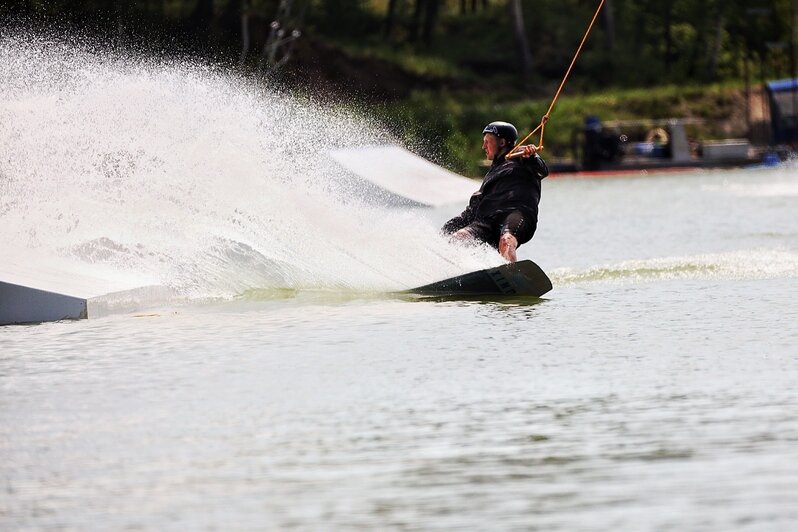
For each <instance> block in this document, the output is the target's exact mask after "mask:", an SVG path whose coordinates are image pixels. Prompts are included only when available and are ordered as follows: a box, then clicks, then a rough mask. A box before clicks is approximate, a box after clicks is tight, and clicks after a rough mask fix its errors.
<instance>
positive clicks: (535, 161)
mask: <svg viewBox="0 0 798 532" xmlns="http://www.w3.org/2000/svg"><path fill="white" fill-rule="evenodd" d="M526 164H528V165H529V169H530V170H532V172H533V173H534V174H535V175H536V176H537V177H538V178H539V179H543V178H544V177H546V176H547V175H549V167H548V166H546V161H544V160H543V158H542V157H541V156H540V155H535V156H534V157H530V158H529V159H526Z"/></svg>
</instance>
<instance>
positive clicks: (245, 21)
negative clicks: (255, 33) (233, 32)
mask: <svg viewBox="0 0 798 532" xmlns="http://www.w3.org/2000/svg"><path fill="white" fill-rule="evenodd" d="M248 53H249V0H241V57H240V58H239V60H238V62H239V63H240V64H241V65H243V64H244V62H245V61H246V60H247V54H248Z"/></svg>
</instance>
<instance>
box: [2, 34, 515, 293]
mask: <svg viewBox="0 0 798 532" xmlns="http://www.w3.org/2000/svg"><path fill="white" fill-rule="evenodd" d="M390 140H391V139H389V138H388V136H387V135H386V134H385V133H383V132H382V131H380V130H379V129H378V128H377V127H375V126H374V125H372V124H369V123H368V120H367V119H365V118H363V117H361V116H354V115H352V114H347V113H344V112H340V111H334V110H330V108H329V107H328V106H322V105H318V104H314V103H311V102H306V101H301V100H299V99H296V98H293V97H291V96H289V95H286V94H284V93H281V92H280V91H277V90H270V89H263V88H262V87H260V88H259V87H258V86H256V85H255V84H253V83H251V82H249V81H247V80H245V79H242V78H241V77H240V76H237V75H235V74H231V73H229V72H225V71H223V70H221V69H217V68H212V67H208V66H206V65H202V64H194V63H190V62H184V61H166V60H154V59H151V58H142V57H133V56H130V55H125V54H120V53H110V52H98V51H96V50H91V48H90V47H89V46H88V45H81V44H74V43H72V44H66V43H64V42H55V41H52V40H46V39H43V38H41V37H32V36H30V35H14V36H10V37H5V38H3V39H2V40H0V239H2V241H4V242H10V243H13V244H14V245H15V246H17V247H19V248H21V249H23V250H25V249H29V250H35V251H36V252H37V253H38V254H41V253H42V252H44V253H51V254H53V255H56V254H58V255H62V256H68V257H73V258H77V259H79V260H80V261H83V262H85V263H87V268H88V267H89V265H90V264H96V263H101V264H103V265H104V266H106V267H107V266H111V267H113V268H115V269H116V270H118V271H120V272H130V273H131V275H132V274H135V275H137V276H139V277H140V276H142V275H144V276H146V277H148V278H149V279H151V280H152V282H153V283H155V284H162V285H166V286H169V287H171V288H174V289H176V290H178V292H179V293H181V294H183V295H186V296H190V297H218V296H222V297H229V296H232V295H235V294H240V293H242V292H243V291H246V290H249V289H272V288H276V289H280V288H288V289H306V288H312V289H344V290H362V291H371V290H390V289H397V288H406V287H409V286H412V285H416V284H420V283H425V282H430V281H432V280H435V279H437V278H442V277H446V276H450V275H456V274H459V273H462V272H464V271H468V270H473V269H477V268H484V267H489V266H493V265H496V264H498V263H500V262H501V259H500V258H499V257H498V256H497V255H496V253H495V252H493V251H492V250H487V249H484V248H470V249H469V248H463V247H459V246H452V245H450V244H448V243H447V242H446V241H445V240H444V239H443V238H441V237H440V236H439V235H438V232H437V226H436V224H434V223H432V222H431V221H429V220H428V219H426V218H425V217H424V216H423V215H422V214H421V213H419V212H418V211H412V210H398V209H390V208H382V207H374V206H369V205H366V204H363V203H362V202H360V201H358V200H355V199H352V197H351V195H349V194H347V191H348V190H351V188H350V187H351V186H352V183H351V181H350V178H349V177H347V176H346V175H345V173H344V172H343V171H342V170H341V169H339V168H337V167H336V166H335V165H334V164H333V163H332V162H331V161H330V160H329V159H328V158H327V157H325V156H324V152H325V150H328V149H332V148H340V147H351V146H358V145H364V144H374V143H384V142H389V141H390Z"/></svg>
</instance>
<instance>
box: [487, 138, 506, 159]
mask: <svg viewBox="0 0 798 532" xmlns="http://www.w3.org/2000/svg"><path fill="white" fill-rule="evenodd" d="M505 144H506V141H505V140H504V139H500V138H499V137H497V136H496V135H494V134H493V133H485V134H484V135H483V136H482V149H483V150H485V157H487V158H488V160H489V161H492V160H494V159H495V158H496V155H498V153H499V150H501V149H502V148H503V147H504V145H505Z"/></svg>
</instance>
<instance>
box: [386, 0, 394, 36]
mask: <svg viewBox="0 0 798 532" xmlns="http://www.w3.org/2000/svg"><path fill="white" fill-rule="evenodd" d="M395 22H396V0H389V1H388V13H387V14H386V16H385V37H387V38H388V39H390V38H391V34H392V33H393V26H394V24H395Z"/></svg>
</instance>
